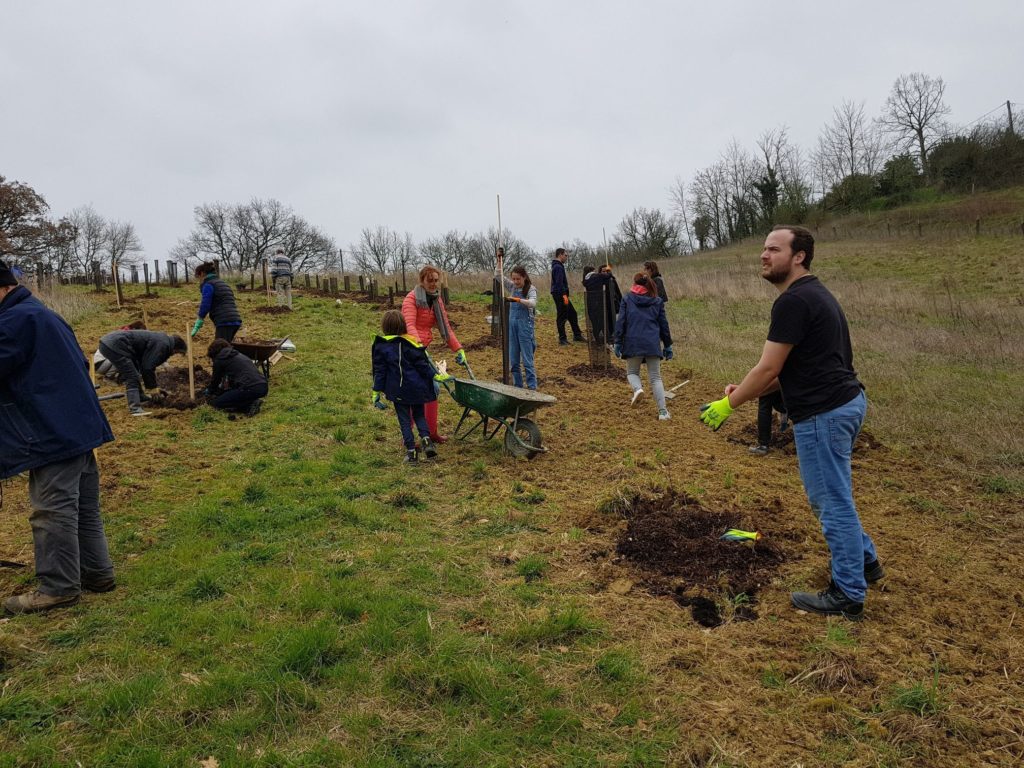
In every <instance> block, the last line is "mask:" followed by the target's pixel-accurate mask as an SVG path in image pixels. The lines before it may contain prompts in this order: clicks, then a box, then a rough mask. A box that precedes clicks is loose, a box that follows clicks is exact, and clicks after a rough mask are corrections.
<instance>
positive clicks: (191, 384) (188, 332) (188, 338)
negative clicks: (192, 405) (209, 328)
mask: <svg viewBox="0 0 1024 768" xmlns="http://www.w3.org/2000/svg"><path fill="white" fill-rule="evenodd" d="M185 347H186V348H187V349H188V399H189V400H191V401H192V402H195V400H196V374H195V371H193V370H192V329H191V328H189V327H188V326H187V325H186V326H185Z"/></svg>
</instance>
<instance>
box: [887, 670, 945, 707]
mask: <svg viewBox="0 0 1024 768" xmlns="http://www.w3.org/2000/svg"><path fill="white" fill-rule="evenodd" d="M889 706H890V708H891V709H902V710H905V711H907V712H913V713H914V714H915V715H918V716H919V717H926V716H928V715H936V714H938V713H939V712H941V711H942V710H943V709H945V703H944V702H943V701H942V695H941V693H940V692H939V670H938V669H936V670H935V674H934V676H933V677H932V682H931V684H930V685H929V684H928V683H914V684H913V685H911V686H909V687H907V688H903V687H902V686H896V688H895V690H894V691H893V696H892V698H891V699H890V701H889Z"/></svg>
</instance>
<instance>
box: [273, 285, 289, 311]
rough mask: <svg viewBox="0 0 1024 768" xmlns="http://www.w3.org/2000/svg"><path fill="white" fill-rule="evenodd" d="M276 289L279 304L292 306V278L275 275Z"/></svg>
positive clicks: (280, 305)
mask: <svg viewBox="0 0 1024 768" xmlns="http://www.w3.org/2000/svg"><path fill="white" fill-rule="evenodd" d="M274 290H275V291H277V306H279V307H288V309H291V308H292V279H291V278H290V277H275V278H274Z"/></svg>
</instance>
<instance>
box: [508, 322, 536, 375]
mask: <svg viewBox="0 0 1024 768" xmlns="http://www.w3.org/2000/svg"><path fill="white" fill-rule="evenodd" d="M508 331H509V333H508V363H509V367H510V368H511V369H512V383H513V384H515V385H516V386H517V387H521V386H523V372H522V370H521V369H520V367H519V364H520V362H521V363H522V367H523V368H525V369H526V386H527V387H529V388H530V389H536V388H537V371H536V369H535V368H534V366H533V352H534V350H535V349H536V347H537V341H536V339H535V338H534V335H533V322H532V321H529V320H527V321H524V320H518V321H516V320H513V321H512V322H510V323H509V324H508Z"/></svg>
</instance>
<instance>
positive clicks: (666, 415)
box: [658, 408, 672, 421]
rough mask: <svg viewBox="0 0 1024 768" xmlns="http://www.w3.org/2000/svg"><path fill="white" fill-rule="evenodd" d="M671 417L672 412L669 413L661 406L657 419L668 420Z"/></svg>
mask: <svg viewBox="0 0 1024 768" xmlns="http://www.w3.org/2000/svg"><path fill="white" fill-rule="evenodd" d="M671 418H672V414H671V413H669V412H668V411H667V410H665V409H664V408H662V409H661V410H660V411H658V421H668V420H669V419H671Z"/></svg>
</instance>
